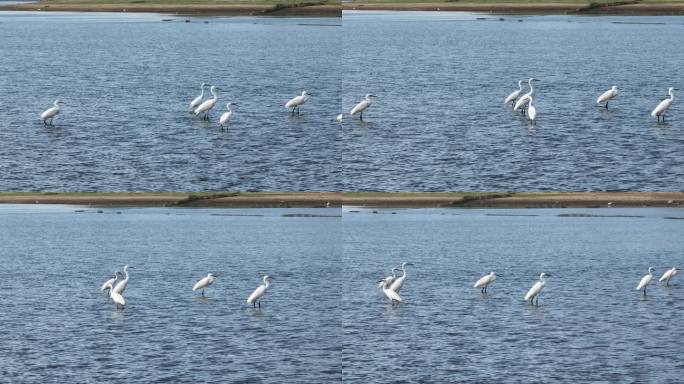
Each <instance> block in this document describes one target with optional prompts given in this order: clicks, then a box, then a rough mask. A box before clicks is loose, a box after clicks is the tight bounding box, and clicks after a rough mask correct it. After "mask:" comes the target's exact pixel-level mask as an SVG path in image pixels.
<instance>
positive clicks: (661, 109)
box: [651, 87, 675, 123]
mask: <svg viewBox="0 0 684 384" xmlns="http://www.w3.org/2000/svg"><path fill="white" fill-rule="evenodd" d="M674 91H675V89H674V88H672V87H670V88H669V89H668V90H667V94H668V95H670V97H669V98H668V99H665V100H663V101H661V102H660V104H658V106H657V107H655V109H654V110H653V112H651V116H653V117H655V118H657V119H658V122H660V116H662V117H663V123H664V122H665V112H667V110H668V109H669V108H670V106H671V105H672V103H673V102H674Z"/></svg>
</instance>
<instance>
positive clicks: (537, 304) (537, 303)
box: [534, 295, 539, 307]
mask: <svg viewBox="0 0 684 384" xmlns="http://www.w3.org/2000/svg"><path fill="white" fill-rule="evenodd" d="M536 301H537V302H536V303H535V304H534V305H536V306H537V307H538V306H539V295H537V300H536Z"/></svg>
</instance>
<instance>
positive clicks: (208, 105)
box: [195, 85, 219, 120]
mask: <svg viewBox="0 0 684 384" xmlns="http://www.w3.org/2000/svg"><path fill="white" fill-rule="evenodd" d="M218 90H219V88H218V87H217V86H215V85H212V86H211V88H210V89H209V92H211V95H212V96H213V97H212V98H211V99H209V100H206V101H204V102H203V103H202V104H200V105H199V107H197V108H196V109H195V116H199V114H200V113H204V117H203V119H204V120H209V111H210V110H211V109H212V108H214V106H215V105H216V103H217V102H218V92H217V91H218Z"/></svg>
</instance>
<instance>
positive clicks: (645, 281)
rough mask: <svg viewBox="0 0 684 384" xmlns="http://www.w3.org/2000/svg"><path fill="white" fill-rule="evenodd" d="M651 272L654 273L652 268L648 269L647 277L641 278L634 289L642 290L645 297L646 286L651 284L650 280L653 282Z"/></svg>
mask: <svg viewBox="0 0 684 384" xmlns="http://www.w3.org/2000/svg"><path fill="white" fill-rule="evenodd" d="M653 271H655V269H654V268H653V267H648V275H646V276H644V277H642V278H641V281H639V285H637V287H636V290H637V291H641V290H642V289H643V290H644V296H646V287H648V285H649V284H651V280H653Z"/></svg>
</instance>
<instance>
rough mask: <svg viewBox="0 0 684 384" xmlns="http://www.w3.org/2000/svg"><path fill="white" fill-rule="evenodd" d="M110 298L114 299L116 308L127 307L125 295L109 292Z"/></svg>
mask: <svg viewBox="0 0 684 384" xmlns="http://www.w3.org/2000/svg"><path fill="white" fill-rule="evenodd" d="M109 297H110V298H111V299H112V301H113V302H114V304H116V308H117V309H119V308H124V307H125V306H126V300H124V297H123V295H121V294H120V293H118V292H114V291H111V292H109Z"/></svg>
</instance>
